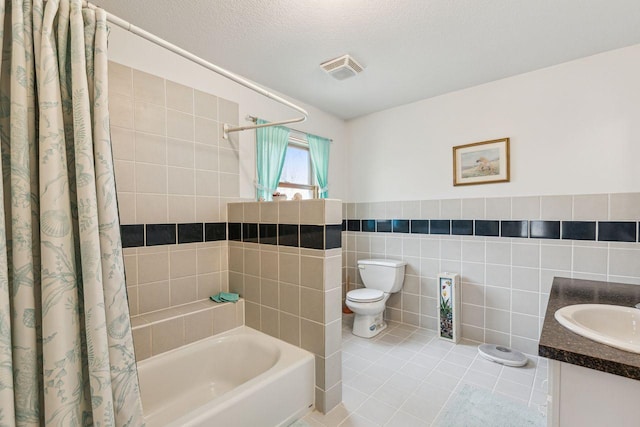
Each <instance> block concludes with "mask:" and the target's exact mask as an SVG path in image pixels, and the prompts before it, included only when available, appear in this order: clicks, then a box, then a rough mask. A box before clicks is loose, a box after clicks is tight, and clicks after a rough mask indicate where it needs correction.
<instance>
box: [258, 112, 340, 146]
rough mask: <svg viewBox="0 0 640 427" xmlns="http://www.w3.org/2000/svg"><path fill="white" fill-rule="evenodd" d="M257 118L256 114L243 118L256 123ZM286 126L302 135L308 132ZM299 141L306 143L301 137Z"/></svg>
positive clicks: (331, 140) (330, 140)
mask: <svg viewBox="0 0 640 427" xmlns="http://www.w3.org/2000/svg"><path fill="white" fill-rule="evenodd" d="M258 119H259V117H256V116H247V117H246V119H245V120H247V121H250V122H254V123H256V122H257V121H258ZM270 124H271V123H270ZM287 127H288V128H289V130H292V131H294V132H298V133H302V134H304V135H309V132H304V131H301V130H298V129H294V128H292V127H290V126H287ZM323 138H324V137H323ZM326 139H328V140H329V142H333V139H330V138H326ZM300 141H302V142H304V143H305V144H306V141H304V140H302V139H300Z"/></svg>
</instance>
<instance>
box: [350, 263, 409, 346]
mask: <svg viewBox="0 0 640 427" xmlns="http://www.w3.org/2000/svg"><path fill="white" fill-rule="evenodd" d="M406 265H407V263H406V262H404V261H398V260H392V259H361V260H359V261H358V270H359V271H360V277H361V278H362V283H363V284H364V286H365V287H364V288H360V289H354V290H352V291H349V292H348V293H347V300H346V304H347V307H349V308H350V309H351V311H353V312H354V313H355V318H354V319H353V334H354V335H357V336H359V337H363V338H371V337H374V336H376V335H378V334H379V333H380V332H381V331H382V330H383V329H385V328H386V327H387V324H386V323H385V322H384V319H383V314H384V307H385V304H386V303H387V300H388V299H389V296H390V295H391V294H392V293H395V292H398V291H399V290H400V289H402V283H403V282H404V269H405V266H406Z"/></svg>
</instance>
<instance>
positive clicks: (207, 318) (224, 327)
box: [131, 298, 244, 360]
mask: <svg viewBox="0 0 640 427" xmlns="http://www.w3.org/2000/svg"><path fill="white" fill-rule="evenodd" d="M241 325H244V299H242V298H241V299H240V300H239V301H238V302H237V303H235V304H234V303H223V304H218V303H215V302H213V301H210V300H201V301H196V302H192V303H189V304H184V305H181V306H179V307H172V308H167V309H164V310H158V311H154V312H152V313H146V314H144V315H139V316H133V317H132V318H131V326H132V331H133V344H134V347H135V352H136V360H143V359H146V358H148V357H151V356H155V355H157V354H160V353H164V352H166V351H169V350H173V349H174V348H177V347H181V346H183V345H185V344H190V343H192V342H194V341H198V340H201V339H204V338H207V337H210V336H212V335H216V334H220V333H222V332H225V331H228V330H229V329H233V328H235V327H237V326H241Z"/></svg>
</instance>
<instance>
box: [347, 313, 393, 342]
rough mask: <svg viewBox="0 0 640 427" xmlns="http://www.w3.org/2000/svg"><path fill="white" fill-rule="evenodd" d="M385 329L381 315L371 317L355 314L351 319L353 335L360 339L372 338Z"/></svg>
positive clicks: (385, 324) (385, 323) (385, 325)
mask: <svg viewBox="0 0 640 427" xmlns="http://www.w3.org/2000/svg"><path fill="white" fill-rule="evenodd" d="M386 328H387V322H385V321H384V319H383V317H382V313H380V314H377V315H374V316H371V315H366V314H358V313H356V315H355V317H354V319H353V330H352V331H351V332H352V333H353V335H356V336H358V337H362V338H373V337H375V336H376V335H378V334H379V333H380V332H382V331H383V330H385V329H386Z"/></svg>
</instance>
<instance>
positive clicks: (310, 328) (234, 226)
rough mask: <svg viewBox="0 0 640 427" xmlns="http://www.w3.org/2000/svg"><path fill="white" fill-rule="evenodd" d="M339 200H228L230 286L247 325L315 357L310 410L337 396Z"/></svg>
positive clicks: (327, 407)
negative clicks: (313, 400)
mask: <svg viewBox="0 0 640 427" xmlns="http://www.w3.org/2000/svg"><path fill="white" fill-rule="evenodd" d="M341 221H342V203H341V202H340V201H339V200H305V201H301V202H297V201H285V202H260V203H258V202H252V203H232V204H229V240H230V241H229V289H230V290H231V291H232V292H237V293H239V294H240V295H242V296H243V297H244V298H245V301H246V302H245V304H246V305H245V310H246V315H245V318H246V324H247V326H250V327H252V328H255V329H258V330H260V331H262V332H265V333H267V334H269V335H272V336H275V337H277V338H280V339H282V340H284V341H287V342H289V343H291V344H294V345H296V346H299V347H302V348H304V349H306V350H308V351H311V352H312V353H314V354H315V356H316V408H317V409H318V410H319V411H321V412H326V411H328V410H330V409H331V408H333V407H334V406H336V405H337V404H338V403H340V401H341V400H342V381H341V325H342V323H341V314H342V313H341V307H342V304H341V287H340V271H341V260H342V249H341V240H340V234H341V231H340V228H341V226H340V223H341Z"/></svg>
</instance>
